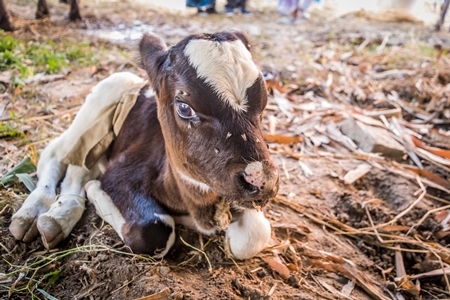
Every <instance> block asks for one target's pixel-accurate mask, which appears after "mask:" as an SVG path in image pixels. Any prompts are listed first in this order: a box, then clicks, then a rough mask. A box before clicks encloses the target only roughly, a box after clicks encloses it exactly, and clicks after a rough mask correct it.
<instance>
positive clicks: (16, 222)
mask: <svg viewBox="0 0 450 300" xmlns="http://www.w3.org/2000/svg"><path fill="white" fill-rule="evenodd" d="M9 231H10V232H11V234H12V235H13V236H14V237H15V238H16V239H17V240H21V241H24V242H31V241H32V240H34V238H35V237H36V235H37V234H38V229H37V226H36V219H34V218H21V217H14V216H13V219H12V220H11V224H10V225H9Z"/></svg>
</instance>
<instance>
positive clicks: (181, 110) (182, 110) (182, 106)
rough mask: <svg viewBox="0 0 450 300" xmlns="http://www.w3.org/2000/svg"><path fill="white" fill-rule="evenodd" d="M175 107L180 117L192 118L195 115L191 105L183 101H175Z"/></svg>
mask: <svg viewBox="0 0 450 300" xmlns="http://www.w3.org/2000/svg"><path fill="white" fill-rule="evenodd" d="M175 107H176V110H177V114H178V115H179V116H180V118H183V119H192V118H193V117H195V116H196V114H195V111H194V110H193V109H192V107H190V106H189V105H188V104H186V103H184V102H181V101H176V102H175Z"/></svg>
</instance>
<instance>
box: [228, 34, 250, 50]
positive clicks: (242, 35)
mask: <svg viewBox="0 0 450 300" xmlns="http://www.w3.org/2000/svg"><path fill="white" fill-rule="evenodd" d="M230 33H231V34H233V35H234V36H235V37H237V38H238V39H240V40H241V42H242V43H243V44H244V46H245V48H247V50H248V51H251V46H250V42H249V41H248V38H247V36H246V35H245V33H243V32H242V31H239V30H237V29H232V30H230Z"/></svg>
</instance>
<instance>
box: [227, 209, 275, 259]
mask: <svg viewBox="0 0 450 300" xmlns="http://www.w3.org/2000/svg"><path fill="white" fill-rule="evenodd" d="M270 233H271V228H270V223H269V221H268V220H267V219H266V217H265V216H264V213H263V212H262V211H256V210H252V209H249V210H246V211H245V212H244V213H243V214H242V216H241V217H240V218H239V219H238V220H236V221H235V222H232V223H231V224H230V226H229V227H228V229H227V231H226V235H225V243H226V244H227V246H228V247H229V249H230V250H231V254H233V256H234V257H235V258H237V259H248V258H251V257H252V256H254V255H256V254H257V253H258V252H260V251H261V250H262V249H264V247H265V246H266V244H267V242H268V241H269V238H270ZM228 247H226V248H228Z"/></svg>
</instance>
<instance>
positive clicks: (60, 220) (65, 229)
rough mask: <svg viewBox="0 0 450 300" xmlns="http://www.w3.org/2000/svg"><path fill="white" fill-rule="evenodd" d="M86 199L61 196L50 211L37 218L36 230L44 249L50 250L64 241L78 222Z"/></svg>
mask: <svg viewBox="0 0 450 300" xmlns="http://www.w3.org/2000/svg"><path fill="white" fill-rule="evenodd" d="M85 202H86V199H85V198H84V197H81V196H75V195H61V196H60V197H59V199H58V200H57V201H56V202H54V203H53V204H52V206H51V207H50V209H49V210H48V211H47V212H46V213H44V214H42V215H40V216H39V219H38V221H37V228H38V230H39V233H40V234H41V238H42V243H43V244H44V246H45V248H47V249H52V248H54V247H56V245H57V244H58V243H59V242H61V241H62V240H63V239H65V238H66V237H67V236H68V235H69V234H70V232H71V231H72V229H73V227H75V225H76V224H77V222H78V221H79V220H80V218H81V216H82V215H83V212H84V209H85Z"/></svg>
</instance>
